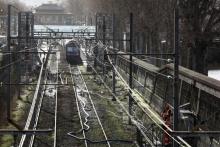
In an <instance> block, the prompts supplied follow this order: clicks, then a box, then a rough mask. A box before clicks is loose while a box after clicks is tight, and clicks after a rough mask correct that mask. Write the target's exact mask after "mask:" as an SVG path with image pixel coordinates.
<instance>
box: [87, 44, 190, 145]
mask: <svg viewBox="0 0 220 147" xmlns="http://www.w3.org/2000/svg"><path fill="white" fill-rule="evenodd" d="M106 48H107V47H106ZM109 58H110V57H109V56H108V59H109ZM109 60H110V59H109ZM110 63H111V64H112V61H111V60H110ZM88 65H89V66H90V67H91V68H92V69H93V71H94V72H96V73H97V75H99V74H98V72H97V71H96V70H95V69H94V68H93V67H92V65H91V64H89V63H88ZM113 67H114V70H116V73H117V74H118V76H119V77H120V79H121V80H122V81H123V83H124V84H125V85H126V87H127V88H128V89H130V90H131V91H132V92H134V90H133V89H131V88H130V87H129V85H128V84H127V82H126V81H125V80H124V79H123V77H122V76H121V75H120V73H119V72H118V71H117V69H116V67H115V66H113ZM166 77H167V76H166ZM99 78H100V79H101V80H102V82H103V84H104V85H105V87H106V88H107V89H108V90H109V92H111V93H112V91H111V89H110V88H109V87H108V86H107V84H106V83H105V82H104V80H103V79H102V78H101V76H100V75H99ZM112 95H113V96H115V97H116V98H117V96H116V95H115V94H114V93H112ZM118 100H119V99H118V98H117V102H118ZM119 101H120V100H119ZM119 104H120V103H119ZM120 105H121V106H122V108H123V110H124V111H125V112H126V113H127V115H128V116H129V117H130V118H131V120H132V118H133V116H131V115H130V114H129V112H128V111H127V110H126V108H125V107H124V106H123V104H120ZM142 110H143V109H142ZM143 111H144V112H145V110H143ZM145 113H146V112H145ZM151 113H152V114H154V113H153V112H151ZM146 114H147V113H146ZM147 115H148V116H149V118H150V119H151V120H152V121H154V123H155V124H156V125H157V126H158V127H159V128H160V129H162V130H163V131H164V132H165V133H167V134H168V135H169V136H170V137H171V138H172V139H173V140H174V141H176V142H177V143H178V144H179V145H181V143H180V142H179V141H178V140H176V139H175V138H174V137H172V135H171V134H169V132H167V131H166V130H165V129H164V128H163V127H162V126H161V125H160V124H158V123H157V122H156V121H155V120H154V119H153V118H152V117H151V116H150V115H149V114H147ZM160 122H161V123H162V124H163V125H164V126H165V127H166V128H167V129H168V130H169V131H172V130H171V129H170V128H169V127H168V126H167V125H165V123H164V122H163V121H161V120H160ZM137 127H138V126H137ZM138 128H139V127H138ZM140 131H141V132H142V130H140ZM142 135H143V132H142ZM143 136H144V135H143ZM146 138H147V137H146ZM178 139H180V138H179V137H178ZM180 140H181V139H180ZM181 141H182V140H181ZM184 143H185V142H184ZM182 146H183V145H182ZM186 146H189V145H188V144H186Z"/></svg>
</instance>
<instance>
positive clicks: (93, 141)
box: [68, 132, 134, 144]
mask: <svg viewBox="0 0 220 147" xmlns="http://www.w3.org/2000/svg"><path fill="white" fill-rule="evenodd" d="M76 134H77V133H73V132H69V133H68V135H69V136H71V137H73V138H75V139H77V140H86V141H88V142H89V143H91V144H98V143H107V142H121V143H126V144H133V143H134V141H129V140H122V139H108V140H90V139H88V138H80V137H78V136H76Z"/></svg>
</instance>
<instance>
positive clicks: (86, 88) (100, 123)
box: [77, 66, 111, 147]
mask: <svg viewBox="0 0 220 147" xmlns="http://www.w3.org/2000/svg"><path fill="white" fill-rule="evenodd" d="M77 68H78V71H79V73H80V74H79V75H80V77H81V79H82V81H83V83H84V85H85V90H86V92H87V93H88V97H89V99H90V102H91V104H92V107H93V109H94V112H95V115H96V117H97V120H98V122H99V125H100V127H101V129H102V132H103V134H104V137H105V139H106V142H107V144H108V146H109V147H111V145H110V142H109V141H108V137H107V135H106V133H105V130H104V128H103V125H102V122H101V120H100V118H99V115H98V113H97V110H96V108H95V105H94V103H93V100H92V98H91V95H90V93H89V90H88V87H87V85H86V82H85V80H84V78H83V76H82V73H81V71H80V69H79V67H78V66H77Z"/></svg>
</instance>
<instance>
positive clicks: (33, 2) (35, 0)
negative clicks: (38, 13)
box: [20, 0, 62, 7]
mask: <svg viewBox="0 0 220 147" xmlns="http://www.w3.org/2000/svg"><path fill="white" fill-rule="evenodd" d="M60 1H62V0H20V2H22V3H25V5H26V6H31V7H36V6H39V5H41V4H43V3H49V2H52V3H59V2H60Z"/></svg>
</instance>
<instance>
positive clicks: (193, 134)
mask: <svg viewBox="0 0 220 147" xmlns="http://www.w3.org/2000/svg"><path fill="white" fill-rule="evenodd" d="M171 135H172V136H182V137H202V136H210V137H220V131H192V132H190V131H172V132H171Z"/></svg>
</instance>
